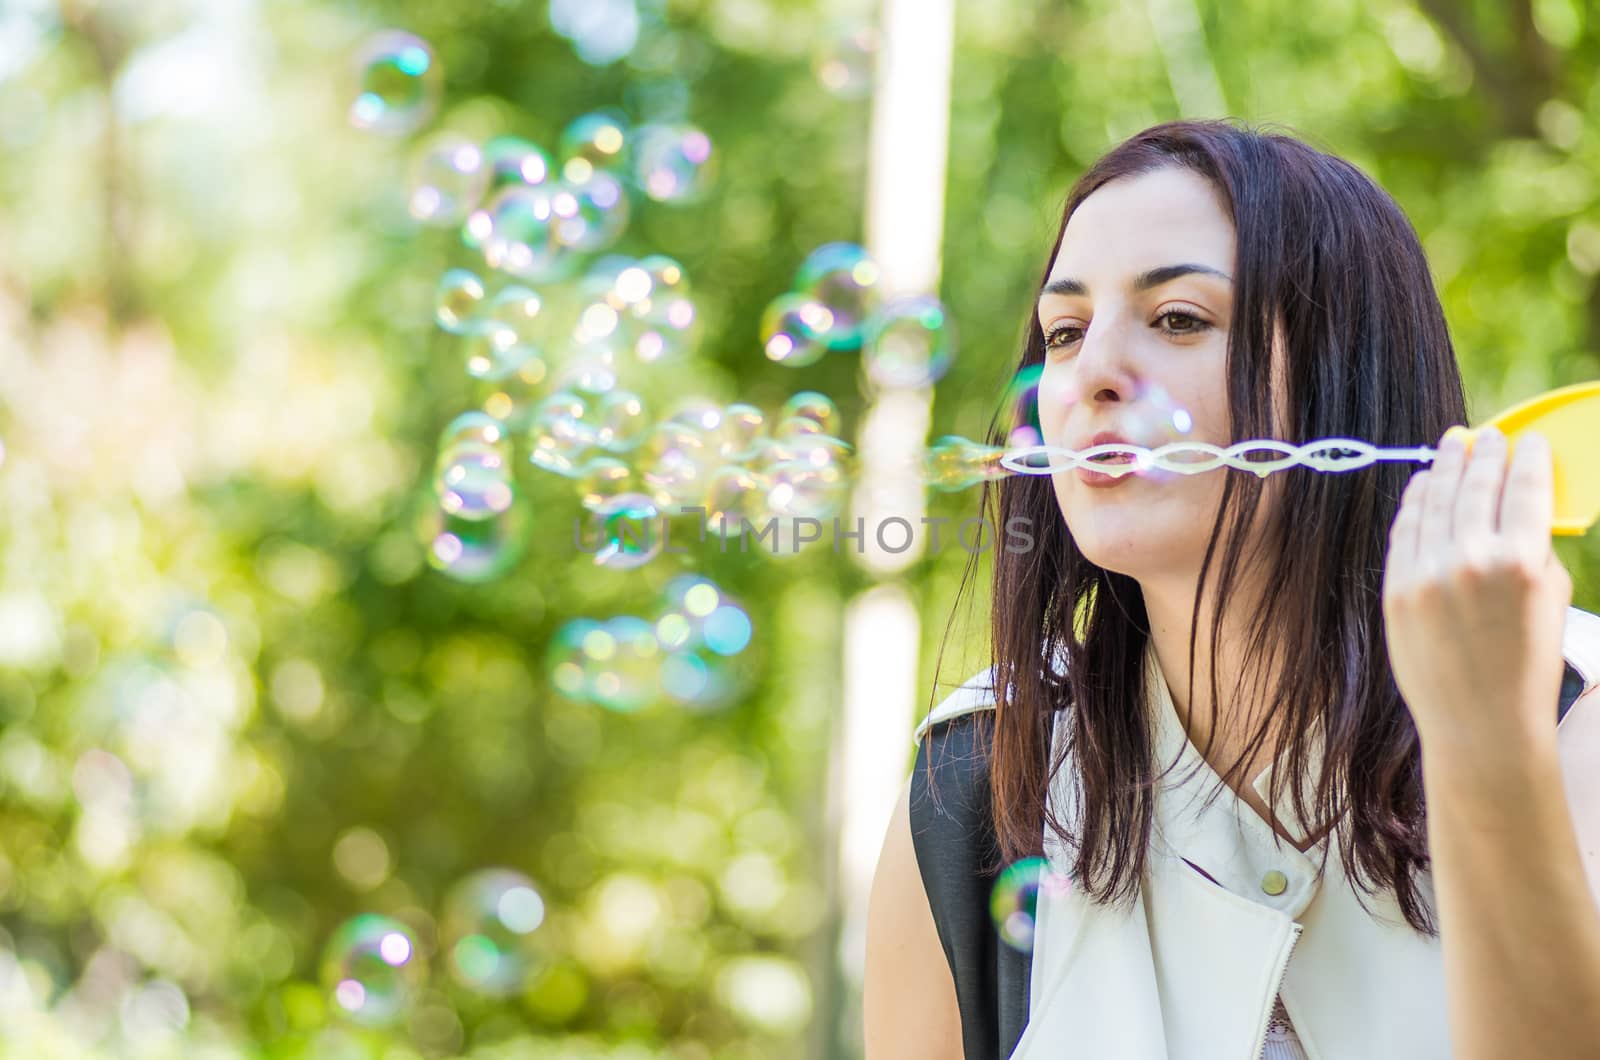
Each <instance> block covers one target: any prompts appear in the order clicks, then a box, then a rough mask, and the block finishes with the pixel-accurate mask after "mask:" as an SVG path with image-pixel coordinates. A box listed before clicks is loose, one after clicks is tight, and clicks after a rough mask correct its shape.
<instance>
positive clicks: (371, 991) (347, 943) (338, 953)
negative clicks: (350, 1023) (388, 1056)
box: [322, 913, 424, 1026]
mask: <svg viewBox="0 0 1600 1060" xmlns="http://www.w3.org/2000/svg"><path fill="white" fill-rule="evenodd" d="M423 978H424V969H423V967H422V962H421V960H420V959H419V958H418V957H417V947H416V942H415V941H414V940H413V939H412V937H411V932H410V930H409V929H408V928H406V926H405V925H404V924H401V923H400V922H399V921H398V920H392V919H390V918H389V917H386V916H379V915H377V914H375V913H365V914H362V915H361V916H357V917H354V918H352V919H350V920H347V921H345V922H344V923H343V924H342V925H340V927H339V928H338V930H336V931H335V932H334V933H333V935H332V937H331V938H329V940H328V944H327V947H326V949H325V950H324V952H323V958H322V981H323V984H324V986H326V988H327V989H328V992H329V995H330V998H331V1000H332V1002H333V1008H334V1009H335V1010H336V1011H338V1012H339V1013H341V1014H343V1015H345V1016H347V1017H348V1018H350V1019H352V1020H354V1021H356V1022H357V1023H362V1024H366V1025H368V1026H381V1025H383V1024H386V1023H390V1022H392V1021H393V1020H395V1019H396V1018H397V1017H399V1016H401V1015H403V1014H404V1013H405V1011H406V1009H407V1008H408V1007H409V1005H410V1004H411V1002H412V1000H413V998H414V997H415V995H416V992H417V990H418V988H419V986H420V985H421V983H422V980H423Z"/></svg>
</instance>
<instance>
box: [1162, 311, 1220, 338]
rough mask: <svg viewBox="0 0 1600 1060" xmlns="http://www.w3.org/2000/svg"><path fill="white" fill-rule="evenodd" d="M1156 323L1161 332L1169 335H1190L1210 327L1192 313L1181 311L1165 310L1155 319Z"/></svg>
mask: <svg viewBox="0 0 1600 1060" xmlns="http://www.w3.org/2000/svg"><path fill="white" fill-rule="evenodd" d="M1156 322H1157V323H1159V324H1160V325H1161V330H1163V331H1165V332H1166V333H1167V334H1169V335H1192V334H1194V333H1196V332H1200V331H1204V330H1206V329H1207V328H1209V327H1210V326H1211V325H1210V324H1207V323H1206V322H1205V321H1204V320H1201V319H1200V318H1199V317H1197V316H1195V315H1194V314H1193V313H1186V312H1184V311H1183V310H1181V309H1169V310H1167V311H1166V312H1165V313H1162V314H1161V315H1160V316H1159V317H1157V318H1156Z"/></svg>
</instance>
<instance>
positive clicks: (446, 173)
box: [407, 133, 489, 225]
mask: <svg viewBox="0 0 1600 1060" xmlns="http://www.w3.org/2000/svg"><path fill="white" fill-rule="evenodd" d="M488 186H489V169H488V166H486V165H485V164H484V157H483V151H482V150H481V149H480V148H479V147H478V145H477V144H475V143H473V142H472V141H471V140H468V139H465V138H464V137H461V136H457V135H455V134H454V133H441V134H439V135H438V136H435V137H434V138H433V139H431V140H429V141H427V142H426V143H424V144H423V145H422V146H421V147H420V148H418V149H417V152H416V154H415V155H414V156H413V157H412V160H411V195H410V198H409V199H408V200H407V208H408V209H409V210H410V211H411V216H412V217H415V218H416V219H417V220H419V221H421V222H423V223H424V224H430V225H453V224H457V223H459V222H460V221H461V219H462V218H463V217H465V216H466V215H467V212H468V211H469V210H471V209H473V208H474V207H476V206H477V205H478V201H479V200H480V199H482V198H483V193H484V190H485V189H486V188H487V187H488Z"/></svg>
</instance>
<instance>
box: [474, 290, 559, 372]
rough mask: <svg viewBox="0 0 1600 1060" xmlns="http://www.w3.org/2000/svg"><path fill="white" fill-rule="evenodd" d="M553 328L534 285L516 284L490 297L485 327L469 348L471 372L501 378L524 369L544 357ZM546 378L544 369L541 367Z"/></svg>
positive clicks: (483, 323)
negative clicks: (551, 328) (533, 288)
mask: <svg viewBox="0 0 1600 1060" xmlns="http://www.w3.org/2000/svg"><path fill="white" fill-rule="evenodd" d="M549 328H550V318H549V314H547V313H546V312H545V311H544V300H543V299H542V298H540V297H539V295H538V293H536V292H535V291H533V290H532V289H531V288H528V287H523V286H521V285H520V284H512V285H510V286H508V287H505V288H503V289H501V290H500V291H499V292H497V293H496V294H495V295H494V296H493V297H491V298H490V299H489V302H488V305H487V306H486V307H485V309H484V312H483V318H482V321H481V331H480V333H479V334H477V335H476V336H474V337H473V339H472V341H471V342H470V344H469V347H468V351H467V374H468V375H470V376H472V377H473V378H475V379H484V380H489V381H498V380H502V379H505V378H507V377H509V376H511V375H513V374H515V373H516V372H519V371H522V370H523V369H524V367H525V366H526V365H527V364H528V362H529V361H530V360H533V359H538V360H540V361H541V362H542V361H543V359H544V348H545V342H546V339H547V338H548V334H547V333H548V331H549ZM539 374H540V376H541V378H542V376H543V374H544V372H543V371H540V373H539Z"/></svg>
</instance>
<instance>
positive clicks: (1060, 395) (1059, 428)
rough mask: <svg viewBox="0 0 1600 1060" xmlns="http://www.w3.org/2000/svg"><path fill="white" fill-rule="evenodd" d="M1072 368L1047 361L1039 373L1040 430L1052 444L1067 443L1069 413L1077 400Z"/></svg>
mask: <svg viewBox="0 0 1600 1060" xmlns="http://www.w3.org/2000/svg"><path fill="white" fill-rule="evenodd" d="M1075 393H1076V391H1075V390H1074V388H1073V385H1072V370H1071V368H1070V367H1067V366H1065V365H1053V364H1051V363H1050V362H1048V361H1046V362H1045V367H1044V371H1043V372H1041V373H1040V375H1039V430H1040V432H1041V433H1042V434H1043V435H1044V440H1045V442H1046V443H1048V444H1050V445H1065V444H1066V429H1067V413H1068V412H1069V411H1071V409H1072V406H1073V404H1074V403H1075V402H1076V401H1077V398H1076V396H1075Z"/></svg>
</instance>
